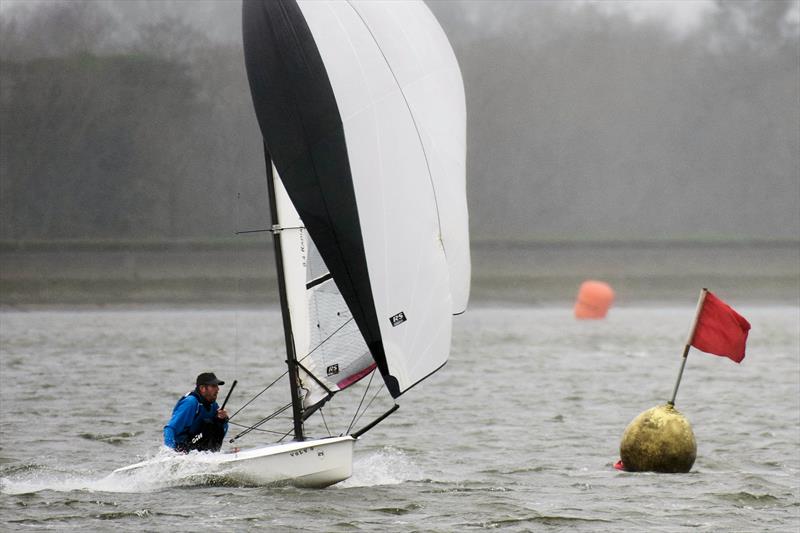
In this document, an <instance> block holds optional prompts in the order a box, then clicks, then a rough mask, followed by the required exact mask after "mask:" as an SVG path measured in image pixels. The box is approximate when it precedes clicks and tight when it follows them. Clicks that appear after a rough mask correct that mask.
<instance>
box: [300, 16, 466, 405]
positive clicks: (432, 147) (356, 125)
mask: <svg viewBox="0 0 800 533" xmlns="http://www.w3.org/2000/svg"><path fill="white" fill-rule="evenodd" d="M299 5H300V7H301V9H302V11H303V14H304V16H305V18H306V21H307V23H308V25H309V28H310V30H311V32H312V34H313V35H314V38H315V40H316V42H317V46H318V48H319V50H320V54H321V56H322V59H323V61H324V63H325V66H326V68H327V72H328V76H329V78H330V81H331V86H332V88H333V91H334V94H335V95H336V99H337V104H338V105H339V113H340V114H341V117H342V121H343V125H344V131H345V138H346V140H347V148H348V150H347V152H348V157H349V161H350V165H351V169H352V173H353V184H354V188H355V192H356V198H357V201H358V213H359V217H360V220H361V230H362V234H363V236H364V248H365V253H366V257H367V264H368V267H369V272H370V282H371V284H372V289H373V294H374V295H375V306H376V312H377V315H378V317H380V319H381V320H380V322H379V324H380V327H381V334H382V337H383V341H384V347H385V351H386V360H387V363H388V367H389V373H390V374H391V375H392V376H394V377H395V378H397V380H398V382H399V388H400V390H406V389H408V388H409V387H411V386H412V385H413V384H415V383H416V382H418V381H419V380H421V379H423V378H424V377H426V376H427V375H429V374H430V373H432V372H434V371H435V370H436V369H437V368H439V367H440V366H441V365H442V364H444V362H445V361H446V359H447V355H448V353H449V349H450V348H449V344H450V336H451V319H450V318H449V315H451V314H452V313H453V312H461V311H463V309H464V307H465V305H466V299H467V297H468V290H469V246H468V233H467V224H466V217H467V215H466V195H465V182H464V157H465V155H464V154H465V125H466V113H465V107H464V92H463V84H462V83H461V74H460V71H459V70H458V64H457V62H456V61H455V57H454V56H453V53H452V49H451V48H450V46H449V43H448V42H447V39H446V37H445V36H444V33H443V32H442V30H441V28H440V27H439V25H438V23H437V22H436V20H435V18H434V17H433V15H432V14H431V13H430V11H429V10H428V8H427V7H426V6H425V5H424V4H422V3H421V2H315V1H309V2H299ZM436 178H438V179H436ZM451 242H452V248H450V247H449V245H450V243H451ZM448 258H449V259H451V261H450V264H448ZM401 313H402V315H401ZM394 316H402V317H404V318H405V320H406V321H408V323H407V324H406V323H404V322H400V323H397V324H393V322H392V321H391V317H394Z"/></svg>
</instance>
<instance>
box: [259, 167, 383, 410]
mask: <svg viewBox="0 0 800 533" xmlns="http://www.w3.org/2000/svg"><path fill="white" fill-rule="evenodd" d="M273 176H274V183H275V204H276V208H277V211H278V221H279V226H280V229H279V231H280V235H281V239H280V242H281V252H282V265H283V275H284V280H285V284H286V300H287V306H288V309H289V316H290V320H291V330H292V338H293V340H294V351H295V357H296V359H297V362H298V363H299V365H300V368H301V370H300V382H301V383H300V385H301V388H302V389H303V392H304V395H303V406H304V407H305V408H306V409H308V408H310V407H312V406H314V405H316V404H317V403H319V402H321V401H323V400H325V399H327V398H328V397H329V396H330V395H331V394H333V393H336V392H338V391H340V390H342V389H345V388H347V387H348V386H350V385H352V384H353V383H356V382H357V381H358V380H359V379H361V378H362V377H364V376H365V375H367V374H369V372H371V371H372V370H373V369H374V368H375V362H374V361H373V360H372V357H371V355H370V353H369V349H368V348H367V346H366V344H365V343H364V339H363V337H361V334H360V332H359V330H358V326H357V325H356V323H355V321H354V320H353V316H352V314H351V313H350V310H349V309H348V307H347V304H346V303H345V302H344V299H343V298H342V295H341V293H340V292H339V290H338V288H337V287H336V284H335V283H334V282H333V279H332V278H331V276H330V274H329V272H328V269H327V267H325V263H324V262H323V261H322V258H321V257H320V255H319V252H318V251H317V250H316V247H315V246H314V243H313V241H312V240H311V238H310V237H309V236H308V232H307V231H306V229H305V226H303V221H302V220H301V219H300V215H298V214H297V210H296V209H295V208H294V205H292V202H291V200H290V199H289V196H288V194H287V193H286V189H285V188H284V187H283V184H282V183H281V181H280V178H279V176H278V172H277V170H275V169H274V167H273Z"/></svg>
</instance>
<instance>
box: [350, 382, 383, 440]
mask: <svg viewBox="0 0 800 533" xmlns="http://www.w3.org/2000/svg"><path fill="white" fill-rule="evenodd" d="M384 387H385V385H382V386H381V388H379V389H378V390H377V391H375V395H374V396H373V397H372V399H371V400H370V401H369V403H368V404H367V406H366V407H365V408H364V410H363V411H361V414H360V415H358V420H356V421H355V422H358V421H359V420H361V418H362V417H363V416H364V415H365V414H367V411H369V408H370V407H371V406H372V402H374V401H375V399H376V398H377V397H378V394H380V393H381V391H382V390H383V388H384ZM355 425H356V424H355V423H353V426H355ZM348 433H349V432H348Z"/></svg>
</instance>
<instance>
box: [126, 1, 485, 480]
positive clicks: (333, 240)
mask: <svg viewBox="0 0 800 533" xmlns="http://www.w3.org/2000/svg"><path fill="white" fill-rule="evenodd" d="M242 21H243V42H244V57H245V64H246V67H247V74H248V79H249V81H250V89H251V94H252V98H253V104H254V107H255V111H256V116H257V119H258V123H259V126H260V129H261V133H262V137H263V144H264V152H265V159H266V165H265V170H266V175H267V185H268V191H269V207H270V209H269V212H270V216H271V225H270V228H269V229H266V230H264V231H268V232H270V233H272V236H273V245H274V250H275V260H276V267H277V271H278V287H279V293H280V302H281V312H282V318H283V326H284V338H285V345H286V362H287V374H288V380H289V394H290V400H291V403H290V404H287V405H286V406H285V407H282V408H279V409H278V411H276V413H274V414H278V413H280V412H281V411H282V409H284V408H286V409H288V408H289V407H291V413H292V424H293V427H292V429H291V430H290V431H289V432H287V433H286V434H288V433H293V438H294V440H293V442H289V443H284V444H277V445H272V446H265V447H259V448H254V449H250V450H247V451H240V452H235V453H216V454H196V458H195V459H194V460H196V461H200V462H202V463H203V464H204V465H205V466H207V468H208V469H209V471H212V470H214V471H216V470H220V469H221V470H225V471H227V472H230V473H232V474H233V475H234V477H235V478H237V479H242V480H246V481H247V482H250V483H259V484H261V483H272V482H276V481H284V480H288V481H290V482H292V483H294V484H297V485H304V486H326V485H330V484H332V483H336V482H337V481H341V480H343V479H346V478H347V477H349V476H350V475H351V472H352V453H353V446H354V443H355V441H356V440H357V439H358V437H359V436H360V435H363V434H364V433H365V432H366V431H368V430H369V429H370V428H372V427H374V425H375V424H377V423H379V422H380V421H382V420H383V419H385V418H386V417H387V416H389V415H390V414H391V413H393V412H394V411H395V410H396V409H397V407H398V406H397V404H396V403H395V405H394V406H392V407H391V408H390V409H389V410H388V411H386V412H385V413H384V414H383V415H381V416H379V417H378V418H376V419H374V420H373V421H372V422H371V423H369V424H367V425H366V426H365V427H363V428H362V429H360V430H358V431H356V432H354V433H352V434H351V433H350V430H351V428H348V429H347V431H346V432H345V433H344V434H343V435H342V436H339V437H331V438H322V439H309V438H308V437H307V436H306V433H305V427H304V425H305V423H306V421H307V420H308V419H309V418H310V417H311V416H316V415H317V414H320V415H322V414H324V411H325V409H326V403H327V402H329V401H330V400H331V399H332V398H333V396H334V395H336V394H337V393H338V392H340V391H343V390H345V389H348V388H350V387H352V386H353V385H354V384H356V383H358V382H359V381H361V380H362V379H364V378H365V377H367V376H372V375H374V374H375V373H376V371H377V373H379V374H380V376H381V377H382V381H383V385H384V387H385V391H384V393H385V392H386V391H388V393H389V394H388V396H390V398H391V399H392V400H396V399H397V398H398V397H400V396H401V395H402V394H403V393H405V392H406V391H408V390H409V389H411V388H412V387H413V386H415V385H416V384H418V383H419V382H421V381H422V380H424V379H425V378H427V377H428V376H430V375H431V374H433V373H434V372H436V371H437V370H439V369H440V368H441V367H442V366H443V365H444V364H445V362H446V361H447V357H448V355H449V352H450V341H451V331H452V320H453V315H458V314H461V313H463V312H464V311H465V309H466V305H467V301H468V298H469V285H470V257H469V233H468V221H467V202H466V178H465V161H466V107H465V99H464V85H463V81H462V78H461V72H460V70H459V67H458V62H457V61H456V58H455V55H454V53H453V50H452V48H451V46H450V43H449V42H448V40H447V37H446V36H445V34H444V31H443V30H442V28H441V27H440V26H439V24H438V22H437V21H436V19H435V17H434V16H433V14H432V13H431V12H430V10H429V9H428V8H427V7H426V6H425V4H424V3H422V2H421V1H413V2H371V1H357V0H349V1H345V0H334V1H325V2H318V1H302V0H298V1H295V0H245V1H244V4H243V9H242ZM246 233H248V234H250V235H252V234H257V232H255V231H253V232H246ZM376 381H378V380H376ZM370 383H372V379H371V378H370ZM378 392H381V391H378ZM365 396H366V392H365ZM368 407H369V404H367V406H366V407H365V408H364V410H366V408H368ZM360 408H361V404H359V407H358V408H357V411H356V414H355V415H354V417H353V420H354V421H355V420H358V419H360V417H361V415H363V414H364V411H361V412H359V411H358V409H360ZM272 416H273V415H270V416H268V417H266V418H264V419H263V420H264V421H266V420H268V419H270V418H272ZM323 420H324V419H323ZM259 424H260V423H259ZM257 425H258V424H257ZM351 425H352V424H351ZM326 426H327V423H326ZM253 427H254V428H255V426H253ZM244 433H246V431H245V432H243V433H240V434H239V435H238V436H237V437H235V438H238V437H239V436H241V435H243V434H244ZM190 455H194V454H190ZM178 462H180V461H178V460H177V459H170V458H169V457H167V458H156V459H154V460H151V461H145V462H144V463H139V464H137V465H131V466H130V467H125V468H123V469H120V470H118V471H117V472H123V473H124V472H131V471H139V470H141V469H143V468H150V467H155V468H166V467H170V465H172V464H175V463H178Z"/></svg>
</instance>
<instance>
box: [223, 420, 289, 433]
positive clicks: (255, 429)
mask: <svg viewBox="0 0 800 533" xmlns="http://www.w3.org/2000/svg"><path fill="white" fill-rule="evenodd" d="M229 424H230V425H232V426H237V427H240V428H250V430H251V431H259V432H261V433H272V434H274V435H283V431H275V430H274V429H263V428H251V427H250V426H248V425H247V424H239V423H238V422H229Z"/></svg>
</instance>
